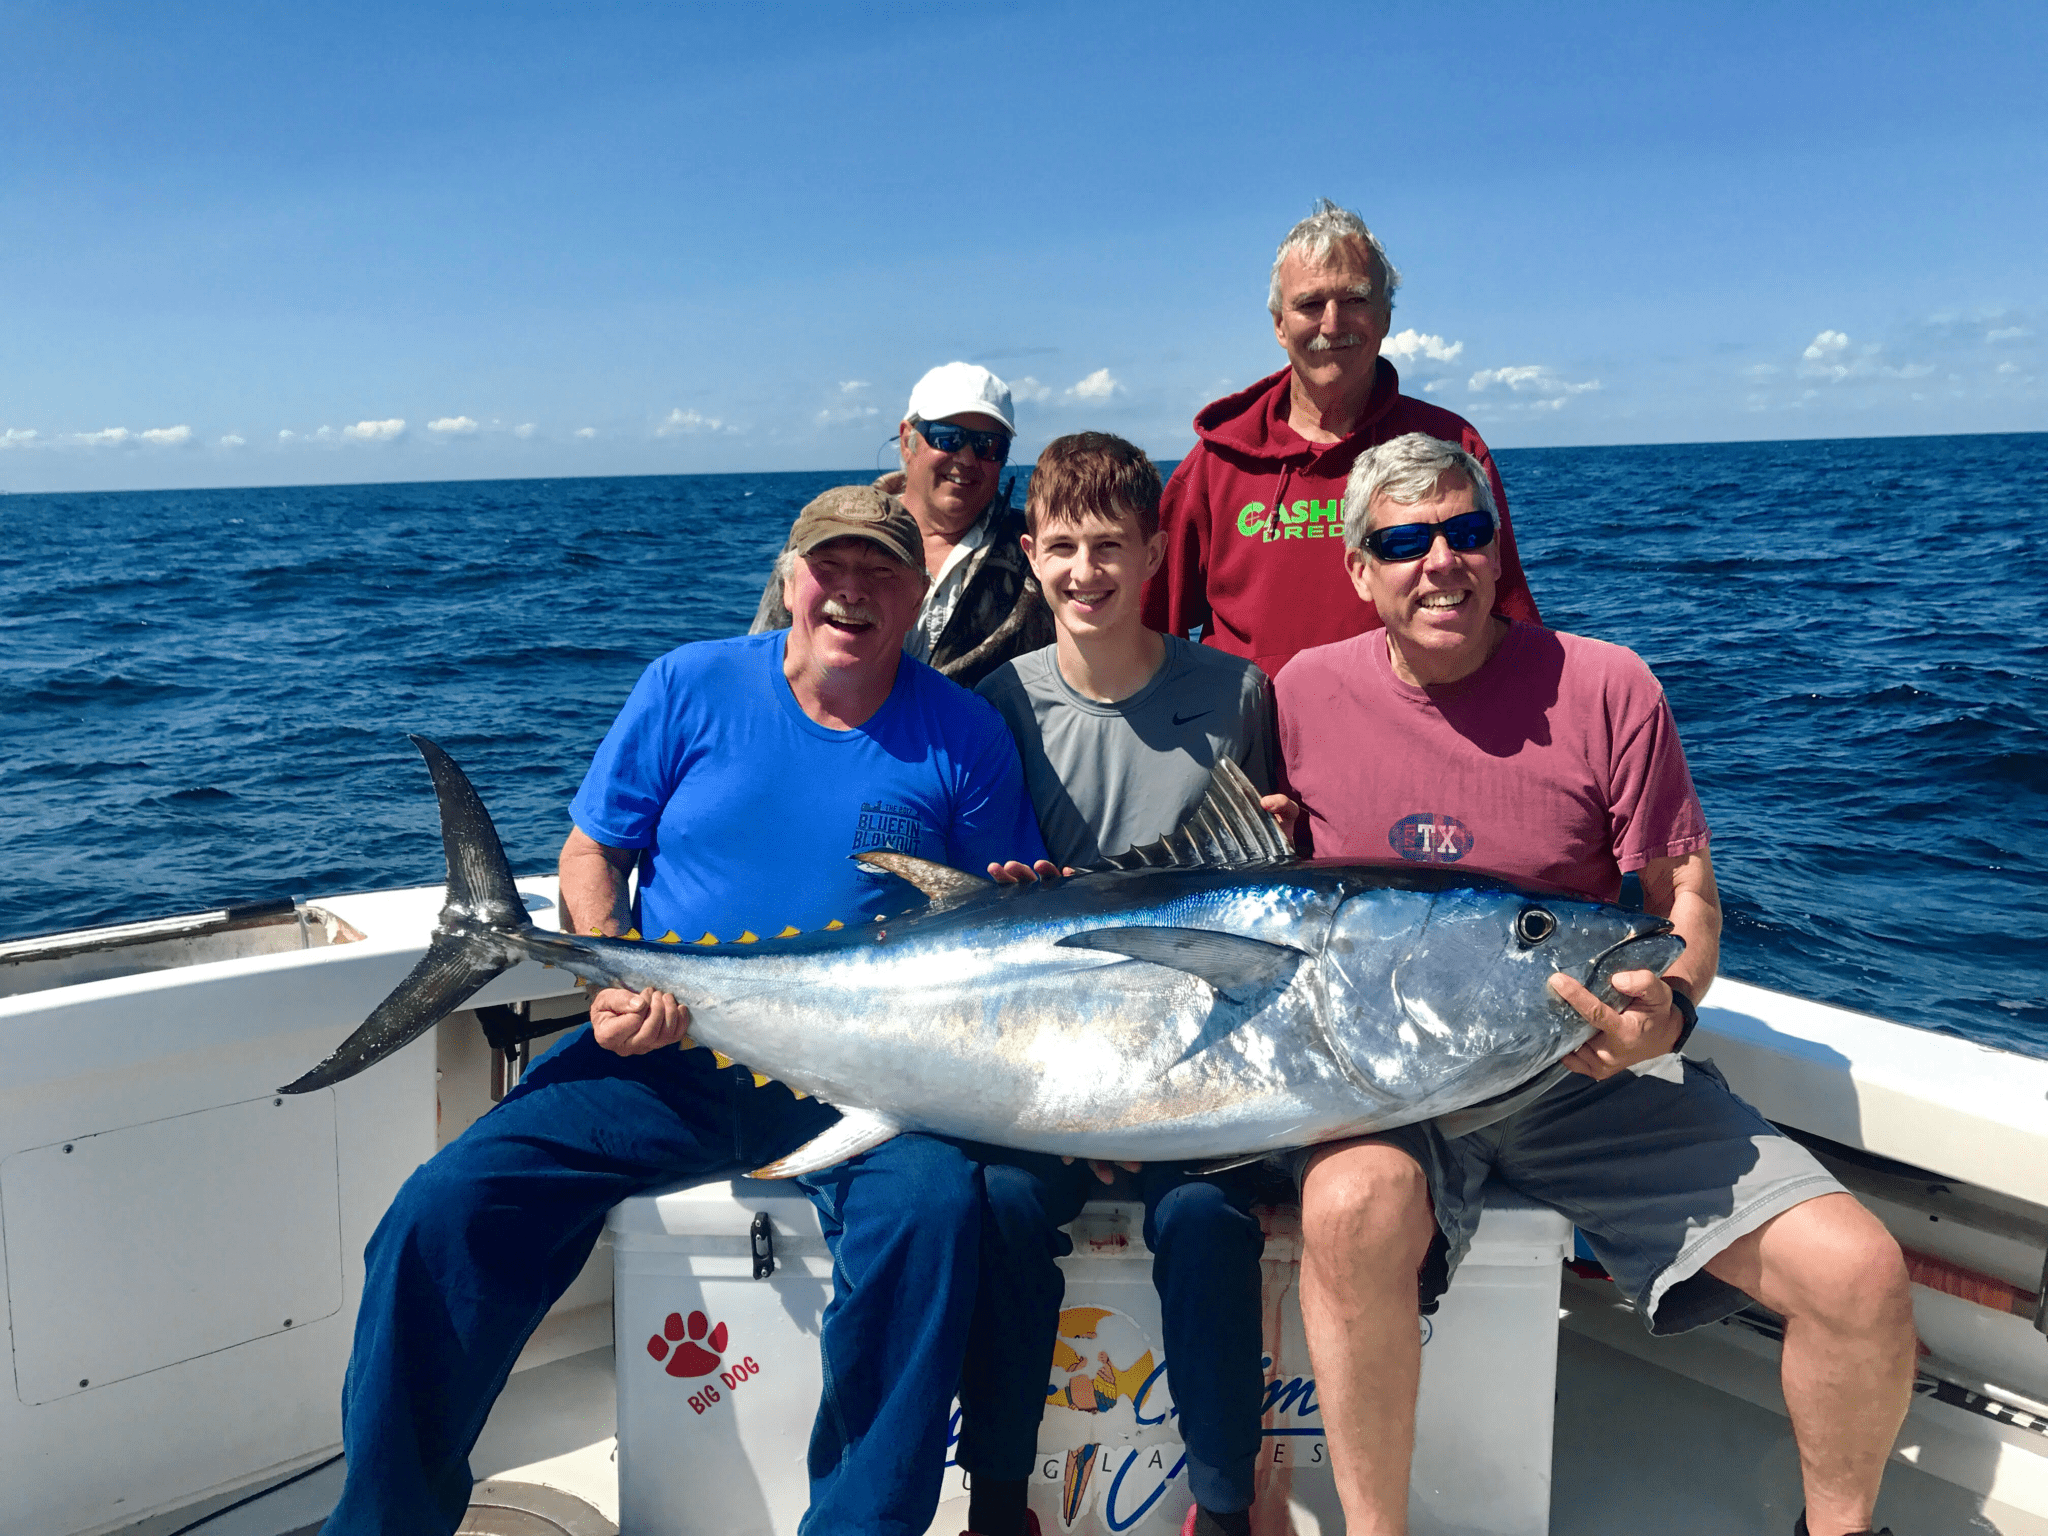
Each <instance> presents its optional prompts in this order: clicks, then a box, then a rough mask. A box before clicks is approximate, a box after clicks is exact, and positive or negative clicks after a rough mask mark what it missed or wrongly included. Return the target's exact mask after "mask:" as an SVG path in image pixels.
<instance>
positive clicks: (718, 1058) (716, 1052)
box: [711, 1045, 732, 1072]
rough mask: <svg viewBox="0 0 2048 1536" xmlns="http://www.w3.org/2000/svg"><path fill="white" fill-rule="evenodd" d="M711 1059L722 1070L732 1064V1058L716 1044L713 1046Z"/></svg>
mask: <svg viewBox="0 0 2048 1536" xmlns="http://www.w3.org/2000/svg"><path fill="white" fill-rule="evenodd" d="M711 1060H712V1063H713V1064H714V1065H715V1066H716V1067H717V1068H718V1070H719V1071H721V1072H723V1071H724V1070H725V1069H726V1068H727V1067H729V1066H731V1065H732V1058H731V1057H730V1056H728V1055H726V1054H725V1052H723V1051H721V1050H720V1049H719V1048H718V1047H717V1046H715V1045H714V1046H713V1047H712V1048H711Z"/></svg>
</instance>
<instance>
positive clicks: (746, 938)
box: [733, 928, 761, 944]
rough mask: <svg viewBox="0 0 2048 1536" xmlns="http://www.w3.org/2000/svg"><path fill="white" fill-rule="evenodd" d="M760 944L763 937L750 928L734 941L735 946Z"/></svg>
mask: <svg viewBox="0 0 2048 1536" xmlns="http://www.w3.org/2000/svg"><path fill="white" fill-rule="evenodd" d="M760 942H761V935H759V934H758V933H756V932H754V930H753V929H751V928H749V929H748V930H747V931H746V932H745V933H743V934H741V935H740V936H739V937H738V938H736V939H734V940H733V943H735V944H758V943H760Z"/></svg>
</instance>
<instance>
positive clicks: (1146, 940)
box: [1059, 928, 1308, 1002]
mask: <svg viewBox="0 0 2048 1536" xmlns="http://www.w3.org/2000/svg"><path fill="white" fill-rule="evenodd" d="M1059 942H1060V943H1061V944H1063V945H1065V946H1066V947H1067V948H1069V949H1099V950H1103V951H1106V952H1107V953H1109V954H1112V955H1128V956H1129V957H1130V958H1131V959H1133V960H1143V961H1145V962H1147V963H1148V964H1151V965H1164V966H1168V967H1170V968H1171V969H1173V970H1176V971H1186V972H1187V973H1188V974H1189V975H1190V976H1199V977H1201V978H1202V980H1204V981H1206V982H1207V983H1209V985H1210V986H1212V987H1214V988H1215V989H1216V991H1217V992H1218V993H1219V994H1220V995H1221V996H1223V997H1226V998H1228V999H1230V1000H1231V1001H1232V1002H1241V1001H1243V1000H1245V999H1247V998H1250V997H1253V996H1256V995H1257V994H1258V993H1260V992H1263V991H1265V990H1266V989H1268V988H1269V987H1273V986H1278V985H1280V984H1282V983H1283V982H1284V981H1285V980H1286V978H1287V977H1288V975H1290V974H1291V973H1292V971H1293V970H1294V967H1295V966H1297V965H1299V964H1300V963H1301V962H1302V961H1303V960H1305V959H1307V958H1308V956H1307V955H1306V954H1305V953H1304V952H1303V951H1301V950H1298V949H1294V948H1291V947H1290V946H1288V945H1286V944H1268V943H1267V942H1266V941H1265V940H1264V939H1247V938H1244V937H1242V936H1241V935H1239V934H1235V933H1216V932H1213V931H1212V930H1210V929H1207V928H1091V929H1088V930H1087V931H1086V932H1083V933H1070V934H1068V935H1067V936H1066V937H1065V938H1064V939H1061V940H1060V941H1059Z"/></svg>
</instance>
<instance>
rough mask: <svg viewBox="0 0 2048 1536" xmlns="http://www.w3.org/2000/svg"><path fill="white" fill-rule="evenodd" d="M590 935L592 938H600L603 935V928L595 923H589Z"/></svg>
mask: <svg viewBox="0 0 2048 1536" xmlns="http://www.w3.org/2000/svg"><path fill="white" fill-rule="evenodd" d="M590 936H591V937H592V938H593V939H601V938H603V937H604V930H603V929H602V928H600V927H598V926H597V924H595V923H592V924H591V925H590Z"/></svg>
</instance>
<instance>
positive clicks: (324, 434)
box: [312, 427, 341, 443]
mask: <svg viewBox="0 0 2048 1536" xmlns="http://www.w3.org/2000/svg"><path fill="white" fill-rule="evenodd" d="M312 437H313V441H314V442H316V443H338V442H340V441H341V433H339V432H337V431H335V430H334V428H332V427H322V428H320V429H319V430H318V431H317V432H315V433H313V434H312Z"/></svg>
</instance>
